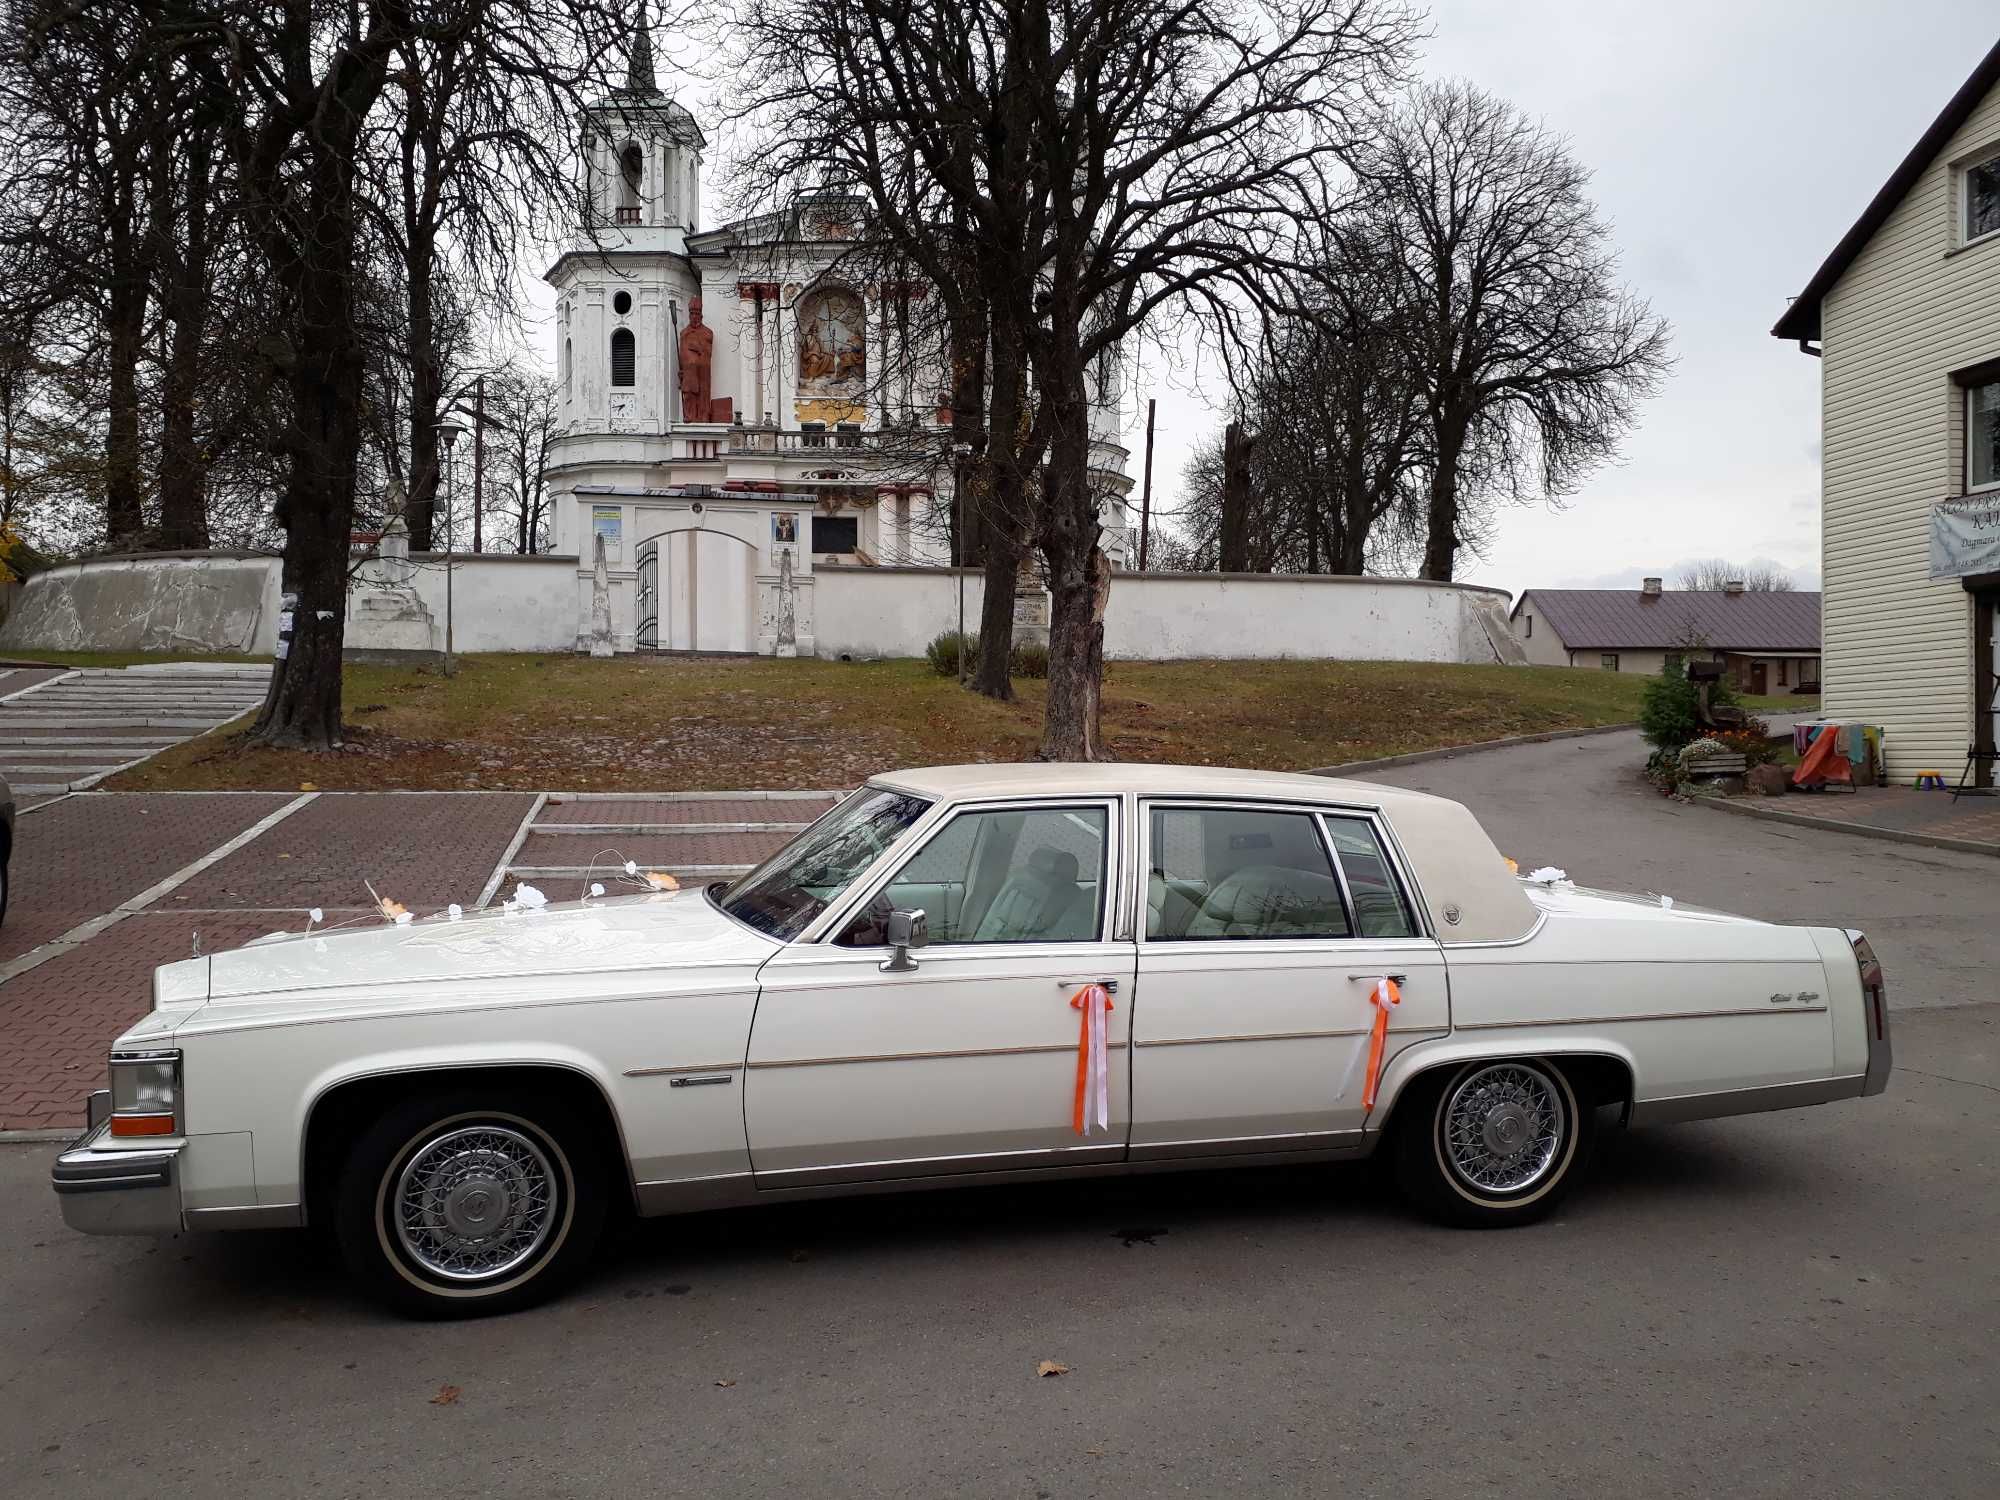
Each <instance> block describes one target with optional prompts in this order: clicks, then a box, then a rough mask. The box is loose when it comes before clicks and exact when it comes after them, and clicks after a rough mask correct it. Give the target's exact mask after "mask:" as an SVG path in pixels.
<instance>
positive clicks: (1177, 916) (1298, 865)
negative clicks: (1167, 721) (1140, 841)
mask: <svg viewBox="0 0 2000 1500" xmlns="http://www.w3.org/2000/svg"><path fill="white" fill-rule="evenodd" d="M1150 832H1151V843H1150V849H1151V865H1150V868H1149V869H1148V871H1147V873H1146V936H1147V937H1148V938H1153V939H1160V940H1169V941H1173V940H1187V941H1207V940H1228V939H1239V940H1241V939H1252V938H1344V937H1351V936H1353V930H1352V929H1351V928H1350V927H1349V925H1348V921H1347V908H1346V906H1345V904H1344V903H1343V902H1342V901H1341V898H1340V881H1339V880H1338V879H1337V878H1336V877H1335V875H1334V873H1333V866H1332V864H1331V863H1330V862H1329V861H1328V859H1327V853H1326V846H1325V844H1324V843H1322V842H1321V840H1320V835H1319V829H1318V827H1317V825H1316V824H1315V822H1314V819H1313V817H1312V815H1311V814H1310V813H1302V812H1301V813H1294V812H1265V811H1259V810H1256V809H1250V808H1220V807H1156V808H1154V809H1153V814H1152V826H1151V830H1150Z"/></svg>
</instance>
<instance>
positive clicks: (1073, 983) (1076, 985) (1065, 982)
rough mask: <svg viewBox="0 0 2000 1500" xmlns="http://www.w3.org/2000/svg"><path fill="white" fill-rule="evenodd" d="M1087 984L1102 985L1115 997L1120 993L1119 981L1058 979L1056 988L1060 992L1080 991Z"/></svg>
mask: <svg viewBox="0 0 2000 1500" xmlns="http://www.w3.org/2000/svg"><path fill="white" fill-rule="evenodd" d="M1087 984H1101V985H1103V986H1104V988H1105V989H1107V990H1109V991H1110V992H1111V993H1112V994H1114V995H1115V994H1117V993H1118V981H1117V980H1115V979H1058V980H1057V981H1056V988H1057V989H1059V990H1080V989H1082V988H1083V987H1084V986H1085V985H1087Z"/></svg>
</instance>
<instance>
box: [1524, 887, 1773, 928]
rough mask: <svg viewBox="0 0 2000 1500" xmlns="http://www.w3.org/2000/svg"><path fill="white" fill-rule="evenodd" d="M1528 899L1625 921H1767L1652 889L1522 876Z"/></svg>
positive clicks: (1545, 907)
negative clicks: (1594, 885)
mask: <svg viewBox="0 0 2000 1500" xmlns="http://www.w3.org/2000/svg"><path fill="white" fill-rule="evenodd" d="M1521 884H1522V885H1523V886H1525V887H1526V888H1527V891H1528V899H1529V900H1530V901H1532V902H1534V903H1535V905H1536V907H1538V908H1539V909H1540V910H1542V911H1545V912H1554V913H1560V914H1562V915H1564V916H1572V917H1618V918H1622V919H1624V920H1626V921H1630V920H1633V919H1635V918H1636V919H1641V920H1643V919H1645V918H1648V917H1650V918H1653V919H1655V920H1657V921H1661V922H1736V923H1742V924H1744V925H1746V926H1754V927H1762V926H1768V925H1769V924H1768V923H1765V922H1760V921H1759V920H1758V919H1757V918H1755V917H1739V916H1736V915H1734V914H1732V913H1730V912H1726V911H1714V910H1712V909H1710V908H1709V907H1706V906H1687V905H1683V904H1682V903H1681V902H1679V901H1676V900H1674V899H1673V898H1672V897H1671V896H1662V895H1658V894H1655V893H1653V892H1650V891H1648V892H1646V893H1644V894H1640V893H1639V892H1636V891H1603V890H1593V889H1590V888H1589V887H1587V886H1580V885H1571V884H1570V883H1569V882H1568V881H1561V882H1558V883H1556V884H1554V885H1549V884H1545V883H1544V882H1542V881H1539V880H1526V879H1524V880H1523V881H1522V882H1521Z"/></svg>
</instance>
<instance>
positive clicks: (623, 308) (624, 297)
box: [611, 292, 632, 318]
mask: <svg viewBox="0 0 2000 1500" xmlns="http://www.w3.org/2000/svg"><path fill="white" fill-rule="evenodd" d="M611 310H612V311H613V312H615V313H617V314H618V316H619V317H621V318H622V317H624V316H625V314H627V313H628V312H630V311H631V310H632V294H631V293H630V292H616V293H614V294H613V295H612V298H611Z"/></svg>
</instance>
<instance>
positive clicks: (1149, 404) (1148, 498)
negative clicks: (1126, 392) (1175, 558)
mask: <svg viewBox="0 0 2000 1500" xmlns="http://www.w3.org/2000/svg"><path fill="white" fill-rule="evenodd" d="M1158 405H1159V402H1158V401H1156V400H1155V399H1153V398H1152V397H1151V396H1148V397H1147V398H1146V480H1145V484H1144V486H1143V487H1142V488H1141V489H1140V491H1139V571H1140V572H1141V573H1143V572H1145V571H1146V543H1147V540H1148V538H1149V537H1150V535H1151V533H1152V529H1153V409H1154V408H1155V407H1157V406H1158Z"/></svg>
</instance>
